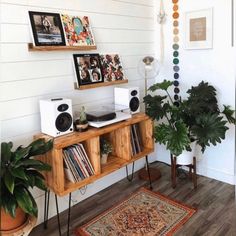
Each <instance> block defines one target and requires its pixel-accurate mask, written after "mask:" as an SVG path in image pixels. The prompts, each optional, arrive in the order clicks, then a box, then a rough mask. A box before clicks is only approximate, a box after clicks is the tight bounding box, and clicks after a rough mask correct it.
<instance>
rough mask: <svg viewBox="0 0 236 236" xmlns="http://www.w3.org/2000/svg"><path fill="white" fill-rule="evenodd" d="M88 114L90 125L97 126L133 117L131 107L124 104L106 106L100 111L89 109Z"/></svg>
mask: <svg viewBox="0 0 236 236" xmlns="http://www.w3.org/2000/svg"><path fill="white" fill-rule="evenodd" d="M86 115H87V120H88V123H89V125H90V126H93V127H96V128H100V127H103V126H106V125H110V124H113V123H116V122H119V121H123V120H127V119H129V118H131V114H130V111H129V109H127V107H124V106H122V107H121V106H106V107H103V108H102V109H101V110H99V111H96V110H95V111H88V112H87V113H86Z"/></svg>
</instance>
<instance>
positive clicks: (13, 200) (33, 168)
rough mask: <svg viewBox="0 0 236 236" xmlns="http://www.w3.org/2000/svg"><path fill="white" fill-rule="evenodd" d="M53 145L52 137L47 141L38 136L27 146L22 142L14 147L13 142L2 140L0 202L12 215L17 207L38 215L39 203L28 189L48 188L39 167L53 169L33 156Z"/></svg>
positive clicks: (42, 169)
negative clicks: (22, 144) (14, 148)
mask: <svg viewBox="0 0 236 236" xmlns="http://www.w3.org/2000/svg"><path fill="white" fill-rule="evenodd" d="M52 146H53V141H52V140H50V141H47V142H46V141H45V140H44V139H38V140H35V141H33V142H32V143H31V144H30V145H29V146H27V147H22V146H19V147H18V148H16V150H15V151H13V150H12V148H13V143H12V142H8V143H6V142H3V143H1V166H0V168H1V170H0V178H1V182H0V184H1V185H0V187H1V192H0V206H1V208H3V209H4V210H5V211H6V212H7V213H9V214H10V215H11V216H12V217H15V213H16V208H17V207H20V208H21V209H22V210H23V211H24V212H25V213H28V214H30V215H33V216H35V217H37V214H38V208H37V204H36V202H35V200H34V198H33V195H32V193H31V192H30V191H29V189H30V188H34V187H37V188H39V189H42V190H46V186H45V183H44V176H43V175H42V174H41V173H40V171H50V170H51V167H50V166H49V165H48V164H46V163H43V162H42V161H40V160H37V159H34V156H37V155H42V154H45V153H46V152H48V151H49V150H50V149H51V148H52Z"/></svg>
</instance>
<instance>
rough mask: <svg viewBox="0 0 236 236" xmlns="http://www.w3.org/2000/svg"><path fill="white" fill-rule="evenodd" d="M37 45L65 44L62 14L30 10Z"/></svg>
mask: <svg viewBox="0 0 236 236" xmlns="http://www.w3.org/2000/svg"><path fill="white" fill-rule="evenodd" d="M29 17H30V23H31V27H32V33H33V38H34V43H35V45H36V46H63V45H64V46H65V45H66V42H65V36H64V32H63V28H62V23H61V18H60V14H57V13H48V12H34V11H29Z"/></svg>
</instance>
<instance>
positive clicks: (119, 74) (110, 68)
mask: <svg viewBox="0 0 236 236" xmlns="http://www.w3.org/2000/svg"><path fill="white" fill-rule="evenodd" d="M100 59H101V67H102V75H103V78H104V82H111V81H117V80H124V79H125V78H124V70H123V67H122V64H121V60H120V57H119V55H118V54H106V55H100Z"/></svg>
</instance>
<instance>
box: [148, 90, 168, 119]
mask: <svg viewBox="0 0 236 236" xmlns="http://www.w3.org/2000/svg"><path fill="white" fill-rule="evenodd" d="M166 98H167V96H159V95H156V96H151V95H150V94H148V95H147V96H145V97H144V103H145V104H146V113H147V114H148V116H150V117H151V118H152V119H153V120H159V119H161V118H163V116H165V114H166V112H167V110H168V105H167V104H164V105H163V103H164V100H165V99H166Z"/></svg>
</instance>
